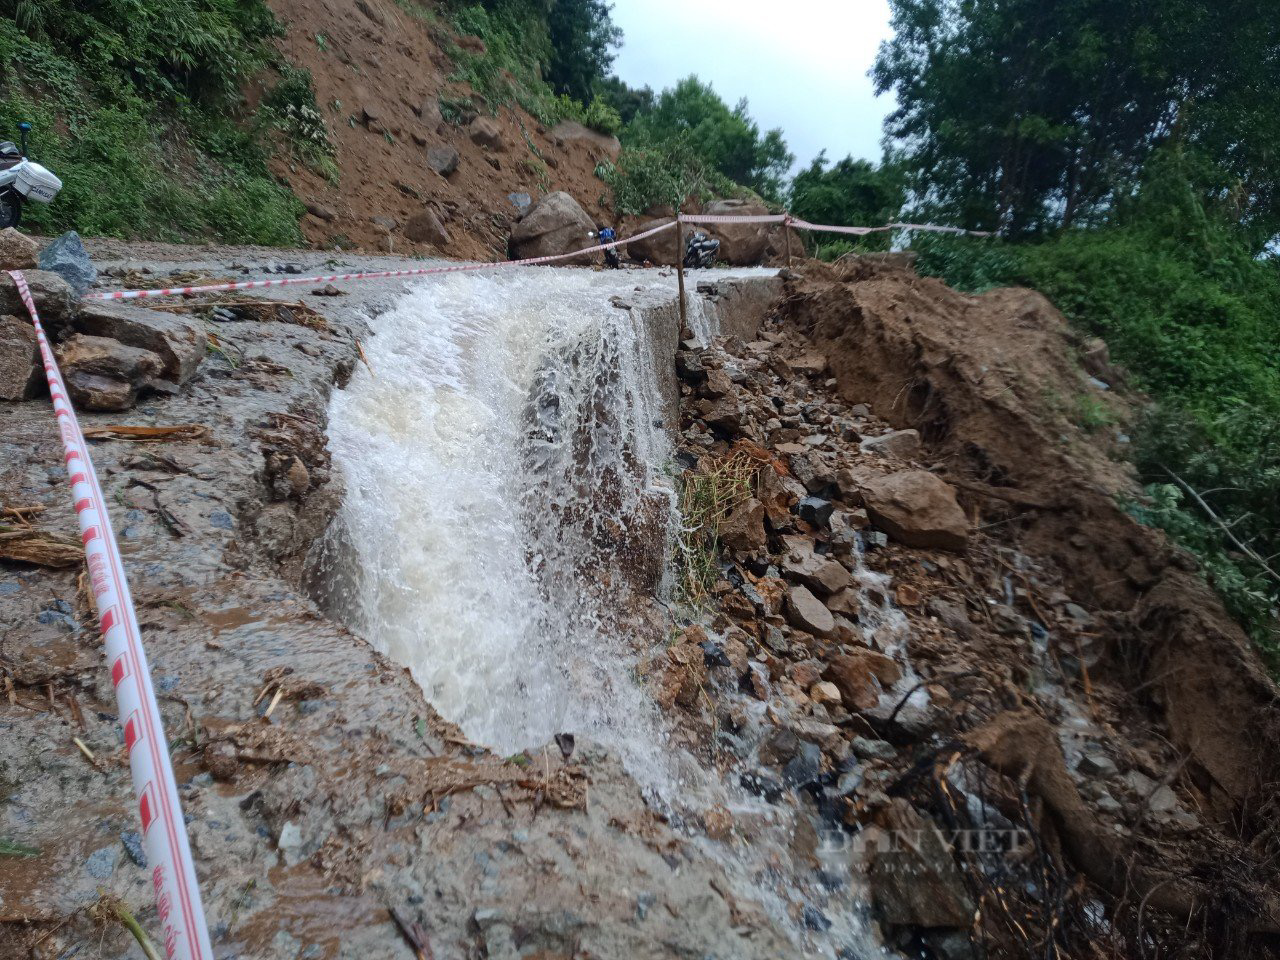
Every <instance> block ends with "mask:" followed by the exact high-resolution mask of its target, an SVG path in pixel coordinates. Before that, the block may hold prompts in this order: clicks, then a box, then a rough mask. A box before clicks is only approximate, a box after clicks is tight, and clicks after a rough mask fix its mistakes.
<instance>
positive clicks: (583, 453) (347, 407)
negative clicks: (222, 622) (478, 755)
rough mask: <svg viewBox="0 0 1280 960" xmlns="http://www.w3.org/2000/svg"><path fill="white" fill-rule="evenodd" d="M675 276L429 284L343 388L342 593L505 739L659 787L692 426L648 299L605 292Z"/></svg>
mask: <svg viewBox="0 0 1280 960" xmlns="http://www.w3.org/2000/svg"><path fill="white" fill-rule="evenodd" d="M717 273H718V272H717ZM637 277H640V278H642V279H641V280H640V282H639V284H638V285H637ZM673 286H674V284H673V282H672V279H671V278H670V277H662V276H660V275H657V274H655V273H652V272H646V273H644V274H639V273H637V272H631V271H628V272H625V273H594V272H589V271H583V270H565V269H539V270H536V271H535V270H522V271H511V272H507V273H503V274H498V275H494V276H476V275H470V276H462V275H459V276H452V277H449V276H447V277H444V278H439V279H432V280H430V281H427V282H424V283H421V284H418V285H416V286H414V287H412V288H411V289H410V291H409V292H408V293H407V294H406V295H405V296H404V297H403V298H402V299H401V300H400V301H399V302H398V303H397V304H396V305H395V307H394V308H393V309H391V310H390V311H389V312H387V313H384V314H382V315H381V316H379V317H378V319H377V321H376V329H377V335H376V336H375V337H374V338H373V339H372V340H371V341H369V342H368V343H367V344H366V345H365V350H366V354H367V355H368V358H369V365H370V367H371V368H372V369H371V370H370V369H366V368H364V367H360V368H358V369H357V371H356V374H355V376H354V377H353V379H352V382H351V383H350V384H349V385H348V387H347V389H345V390H343V391H337V392H335V394H334V396H333V400H332V403H331V409H330V429H329V433H330V444H331V447H332V451H333V457H334V462H335V464H336V466H337V467H338V469H339V470H340V472H341V475H342V477H343V479H344V481H345V485H346V493H345V500H344V504H343V507H342V510H341V513H340V515H339V518H338V522H337V524H336V526H335V530H334V532H333V534H332V536H333V537H335V538H337V539H339V540H340V541H341V548H340V549H339V550H336V551H331V552H332V553H334V554H335V555H337V556H339V557H340V561H339V565H340V566H341V568H342V569H341V571H338V572H335V573H334V575H332V576H330V577H329V578H328V579H329V581H330V582H331V583H332V584H334V587H333V591H334V593H333V596H332V597H331V598H330V603H329V606H330V607H331V608H334V609H335V612H336V613H338V614H339V615H340V616H341V617H342V618H343V619H344V620H345V621H346V622H347V623H348V624H349V625H350V626H351V627H352V628H353V629H355V630H356V631H357V632H358V633H360V634H361V635H362V636H364V637H365V638H367V639H368V640H369V641H370V642H371V643H372V644H373V645H374V646H376V647H377V648H378V649H379V650H381V651H382V652H384V653H386V654H387V655H389V656H390V657H392V658H393V659H394V660H396V661H397V662H399V663H401V664H404V665H405V666H407V667H408V668H409V669H410V670H411V672H412V673H413V676H414V677H415V679H416V680H417V682H418V683H419V684H420V685H421V687H422V688H423V691H424V692H425V694H426V696H427V699H428V700H429V701H430V702H431V703H432V705H433V706H435V708H436V709H437V710H439V711H440V713H441V714H442V715H443V716H445V717H446V718H448V719H450V720H452V721H454V722H456V723H457V724H459V725H460V726H461V727H462V729H463V731H464V732H465V733H466V734H467V736H468V737H470V738H472V739H473V740H475V741H476V742H478V743H482V744H484V745H486V746H489V747H491V748H493V749H495V750H497V751H500V752H507V753H509V752H514V751H517V750H519V749H522V748H525V747H531V746H535V745H540V744H542V743H545V742H546V741H547V740H548V739H550V738H551V737H552V736H553V735H554V734H556V733H559V732H562V731H565V732H573V733H575V734H577V735H579V736H586V737H588V738H590V739H594V740H597V741H600V742H602V743H604V744H606V745H607V746H609V747H611V748H613V749H616V750H617V751H618V752H619V753H620V754H621V755H622V757H623V759H624V761H625V762H626V763H627V764H628V766H629V767H637V768H639V769H638V770H637V771H636V773H637V775H638V776H639V778H640V779H642V780H645V781H652V780H653V779H654V778H655V775H656V771H657V768H658V767H660V766H662V765H663V764H664V763H665V760H664V757H663V751H662V747H661V741H662V734H661V728H660V724H659V723H658V719H657V716H656V713H655V708H654V707H653V705H652V703H651V701H650V699H649V698H648V696H647V695H646V694H645V693H644V691H643V690H642V689H641V688H640V686H639V685H638V684H637V682H636V680H635V679H634V677H633V675H632V670H633V668H634V666H635V663H636V659H637V653H638V651H640V650H643V649H647V647H648V645H651V644H652V643H655V642H657V641H659V640H660V639H661V630H662V629H663V628H662V625H661V623H660V622H659V620H658V618H657V617H655V616H654V615H653V613H652V600H653V594H654V592H655V591H656V587H657V575H660V573H661V571H662V569H663V567H664V564H665V550H666V541H667V535H668V532H669V528H670V525H671V523H672V522H673V520H674V513H673V511H674V507H675V500H674V494H673V488H672V484H671V481H670V477H669V472H668V471H669V465H668V459H669V455H670V450H671V445H670V440H669V437H668V432H667V427H668V426H670V427H671V428H673V429H674V428H676V427H677V426H678V425H676V424H669V425H668V424H664V423H663V420H662V417H663V412H662V409H661V398H660V396H659V392H658V377H657V373H656V371H655V370H654V369H652V367H653V362H652V359H651V349H650V344H649V343H648V342H647V341H646V331H645V330H644V329H642V328H641V322H640V320H639V319H638V314H637V313H636V312H633V311H630V310H626V309H620V308H618V307H616V306H614V305H613V304H612V303H611V301H612V300H613V299H614V298H615V297H618V296H625V297H626V298H627V299H644V298H645V297H646V296H648V297H649V298H650V299H655V298H657V297H661V298H662V299H665V300H670V297H671V292H672V287H673ZM637 290H639V292H638V293H637ZM690 301H691V306H692V307H693V309H694V316H693V318H692V323H693V325H694V327H695V329H703V328H705V327H706V324H707V321H706V320H705V318H703V317H702V316H701V309H700V308H701V305H700V302H699V301H698V298H696V297H691V298H690ZM637 584H640V585H644V586H645V587H646V588H647V593H648V594H649V598H648V599H649V612H648V614H647V615H646V613H645V602H644V601H645V597H644V596H642V595H641V594H642V593H644V592H646V591H645V590H637V589H634V587H635V586H636V585H637ZM645 770H647V772H648V773H647V775H644V774H643V773H642V772H641V771H645Z"/></svg>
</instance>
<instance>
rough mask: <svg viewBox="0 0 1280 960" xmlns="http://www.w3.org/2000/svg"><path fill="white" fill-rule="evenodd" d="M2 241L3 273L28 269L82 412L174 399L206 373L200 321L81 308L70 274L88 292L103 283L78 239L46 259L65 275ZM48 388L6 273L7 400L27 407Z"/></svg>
mask: <svg viewBox="0 0 1280 960" xmlns="http://www.w3.org/2000/svg"><path fill="white" fill-rule="evenodd" d="M17 237H18V238H20V239H15V238H14V237H12V236H10V237H4V238H0V251H8V253H7V254H6V256H8V257H9V259H7V260H3V261H0V269H4V270H10V269H23V270H24V276H25V278H26V281H27V286H28V288H29V289H30V292H31V296H32V299H33V300H34V301H35V304H36V309H37V310H38V311H39V313H40V322H41V324H42V325H43V326H44V328H45V332H46V333H47V335H48V336H49V339H50V340H51V341H52V342H53V345H54V354H55V356H56V357H57V360H58V366H59V367H60V369H61V370H62V376H63V379H64V380H65V381H66V384H67V391H68V393H69V394H70V398H71V401H72V403H73V404H75V406H76V407H77V408H78V409H80V410H128V409H129V408H130V407H132V406H133V405H134V403H135V402H136V401H137V399H138V396H139V394H140V393H143V392H148V391H150V392H159V393H173V392H175V391H176V390H178V389H179V388H180V387H181V386H182V385H183V384H185V383H187V382H188V381H189V380H190V379H191V378H192V377H193V376H195V374H196V371H197V370H198V369H199V366H200V363H201V361H202V360H203V359H204V356H205V352H206V350H207V345H206V339H207V338H206V336H205V332H204V329H203V327H202V326H201V325H200V323H199V322H197V321H195V320H192V319H189V318H187V317H183V316H179V315H177V314H170V313H162V312H159V311H155V310H146V309H142V308H139V307H134V306H130V305H128V304H124V303H110V302H97V301H80V300H79V299H78V293H77V289H76V288H74V287H73V286H72V285H71V284H70V283H69V282H68V280H67V279H64V276H63V275H64V274H65V275H68V276H70V277H71V279H72V280H74V281H75V282H76V283H78V284H81V285H82V286H83V287H87V285H88V284H90V283H92V282H93V280H94V279H95V278H96V276H97V272H96V270H94V268H93V265H92V264H91V263H90V262H89V260H88V257H87V255H85V254H84V246H83V245H82V244H81V243H80V240H79V238H78V237H76V236H75V234H67V235H65V236H64V237H60V238H59V239H58V240H56V241H54V243H52V244H50V245H49V246H48V247H47V248H45V250H44V251H43V252H42V253H41V254H40V257H39V262H40V263H41V264H48V265H49V266H51V267H52V268H56V269H57V270H58V271H60V272H54V270H53V269H50V270H31V269H27V268H26V264H28V263H30V262H31V260H32V259H33V256H34V253H33V250H32V249H30V248H29V247H28V246H27V245H26V244H25V243H23V242H22V241H25V240H26V238H23V237H22V236H21V234H18V235H17ZM43 382H44V376H43V371H42V370H41V369H40V363H39V352H38V350H37V348H36V339H35V332H34V330H33V329H32V325H31V321H30V319H29V314H28V312H27V308H26V306H25V304H23V302H22V299H21V297H20V296H19V295H18V289H17V285H16V284H15V283H14V281H13V279H12V278H11V277H9V276H8V274H7V273H0V399H3V400H26V399H30V398H32V397H33V396H35V395H36V394H37V393H39V392H40V390H41V386H42V384H43Z"/></svg>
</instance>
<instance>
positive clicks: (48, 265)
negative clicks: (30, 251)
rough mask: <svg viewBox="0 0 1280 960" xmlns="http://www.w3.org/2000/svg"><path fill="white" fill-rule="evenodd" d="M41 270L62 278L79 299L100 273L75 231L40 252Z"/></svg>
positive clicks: (67, 233) (59, 238)
mask: <svg viewBox="0 0 1280 960" xmlns="http://www.w3.org/2000/svg"><path fill="white" fill-rule="evenodd" d="M40 269H41V270H49V271H51V272H53V273H56V274H58V275H59V276H61V277H62V279H63V280H65V281H67V284H68V285H69V286H70V287H71V289H72V290H74V291H75V292H76V296H78V297H83V296H84V294H85V291H86V290H88V289H89V288H90V287H91V286H93V282H94V281H95V280H97V279H98V271H97V269H95V268H94V266H93V263H92V261H90V260H89V252H88V251H87V250H85V248H84V244H83V243H82V242H81V241H80V234H78V233H76V232H75V231H74V230H68V231H67V232H66V233H64V234H63V235H62V236H60V237H58V238H57V239H56V240H54V241H53V243H51V244H49V245H48V246H47V247H45V248H44V249H43V250H42V251H40Z"/></svg>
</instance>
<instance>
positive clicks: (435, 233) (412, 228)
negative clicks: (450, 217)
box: [404, 208, 449, 249]
mask: <svg viewBox="0 0 1280 960" xmlns="http://www.w3.org/2000/svg"><path fill="white" fill-rule="evenodd" d="M404 235H405V236H406V237H407V238H409V239H410V240H412V241H414V242H415V243H429V244H431V245H432V246H433V247H439V248H442V249H443V248H444V247H446V246H448V245H449V231H448V230H446V229H445V228H444V224H443V223H441V222H440V218H439V217H437V216H436V212H435V211H434V210H432V209H430V208H427V209H426V210H421V211H419V212H418V213H415V214H414V215H413V216H412V217H410V218H409V222H408V223H406V224H405V225H404Z"/></svg>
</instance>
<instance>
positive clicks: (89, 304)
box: [75, 300, 208, 386]
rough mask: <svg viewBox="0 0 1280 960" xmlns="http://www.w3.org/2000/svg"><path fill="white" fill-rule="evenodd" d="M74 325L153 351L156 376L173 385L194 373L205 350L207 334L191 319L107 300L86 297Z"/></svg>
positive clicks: (101, 335) (96, 335)
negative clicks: (155, 357) (157, 363)
mask: <svg viewBox="0 0 1280 960" xmlns="http://www.w3.org/2000/svg"><path fill="white" fill-rule="evenodd" d="M75 328H76V330H78V331H79V332H80V333H84V334H88V335H90V336H91V337H107V338H110V339H112V340H118V341H119V342H120V343H122V344H124V345H125V346H127V347H133V348H135V349H138V350H146V351H149V352H150V353H153V354H155V355H156V356H158V357H159V358H160V361H161V367H160V371H159V373H158V374H157V377H158V378H159V379H161V380H166V381H168V382H169V383H171V384H173V385H175V386H180V385H182V384H184V383H186V382H187V381H188V380H190V379H191V378H192V377H193V376H195V374H196V370H197V369H199V367H200V363H201V361H202V360H204V357H205V353H206V352H207V350H208V337H207V336H206V334H205V332H204V329H203V328H202V327H201V326H200V324H199V323H198V322H196V321H195V320H191V319H189V318H187V317H182V316H178V315H176V314H171V313H160V312H159V311H156V310H145V309H143V308H141V307H135V306H131V305H130V304H126V303H113V302H111V301H109V300H106V301H96V300H89V301H86V302H85V305H84V307H83V308H82V309H81V311H80V315H79V316H78V317H77V318H76V321H75Z"/></svg>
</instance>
